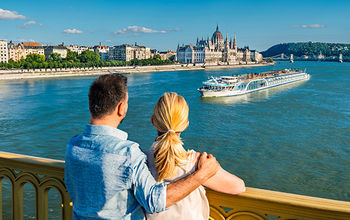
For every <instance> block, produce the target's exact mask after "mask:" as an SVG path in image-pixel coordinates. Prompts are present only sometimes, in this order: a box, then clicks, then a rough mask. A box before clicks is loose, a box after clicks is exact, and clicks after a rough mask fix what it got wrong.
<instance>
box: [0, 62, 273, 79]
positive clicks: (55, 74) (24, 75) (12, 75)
mask: <svg viewBox="0 0 350 220" xmlns="http://www.w3.org/2000/svg"><path fill="white" fill-rule="evenodd" d="M267 65H274V63H258V64H240V65H212V66H202V65H193V64H172V65H159V66H119V67H98V68H97V67H96V68H77V69H73V68H72V69H70V68H67V69H60V68H58V69H52V70H49V69H48V70H45V69H36V70H23V71H22V70H18V69H16V70H0V80H14V79H33V78H60V77H74V76H93V75H103V74H108V73H124V74H140V73H149V72H168V71H188V70H215V69H235V68H247V67H257V66H267Z"/></svg>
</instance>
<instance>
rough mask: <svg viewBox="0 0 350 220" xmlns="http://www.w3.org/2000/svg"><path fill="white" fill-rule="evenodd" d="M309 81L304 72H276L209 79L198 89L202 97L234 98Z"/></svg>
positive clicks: (288, 70) (286, 70)
mask: <svg viewBox="0 0 350 220" xmlns="http://www.w3.org/2000/svg"><path fill="white" fill-rule="evenodd" d="M308 79H310V74H308V73H306V70H291V69H284V70H277V71H270V72H263V73H251V74H246V75H239V76H220V77H210V79H208V80H207V81H205V82H203V86H202V87H200V88H199V89H198V91H199V92H200V93H201V95H202V96H203V97H222V96H236V95H243V94H247V93H251V92H256V91H259V90H263V89H268V88H271V87H276V86H280V85H284V84H289V83H293V82H298V81H302V80H308Z"/></svg>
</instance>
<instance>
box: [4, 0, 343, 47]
mask: <svg viewBox="0 0 350 220" xmlns="http://www.w3.org/2000/svg"><path fill="white" fill-rule="evenodd" d="M346 6H350V4H349V3H348V2H346V1H336V3H335V2H333V3H332V2H327V1H317V2H316V1H305V2H302V3H301V2H299V1H293V2H278V1H264V2H260V1H249V2H244V1H234V2H231V1H220V2H207V1H191V2H185V1H176V2H166V3H164V2H163V3H162V2H160V1H152V2H142V1H133V2H119V1H80V0H79V1H74V2H71V1H60V2H58V1H49V2H48V1H41V0H39V1H36V2H35V4H26V2H25V1H22V0H19V1H16V2H10V1H6V3H5V4H2V5H1V6H0V28H1V30H2V31H1V32H0V39H5V40H8V41H9V40H14V41H17V42H20V41H36V42H40V43H42V44H45V45H46V44H51V45H54V44H59V43H62V42H65V44H78V45H87V46H92V45H97V44H98V43H99V42H102V43H103V44H104V45H120V44H124V43H126V44H134V43H135V42H137V43H138V44H140V45H147V46H148V47H151V48H155V49H158V50H168V49H170V50H176V47H177V45H178V44H188V43H195V42H196V39H197V37H198V38H202V37H203V38H207V37H210V36H211V34H212V32H213V31H214V30H215V28H216V25H217V24H218V25H219V28H220V31H222V32H223V33H228V34H229V38H231V37H233V35H234V34H236V36H237V39H238V40H239V41H238V42H239V43H238V46H239V47H244V46H248V45H249V46H250V48H251V49H257V50H259V51H264V50H266V49H268V48H269V47H270V46H273V45H275V44H277V43H285V42H305V41H319V42H339V43H349V41H348V39H347V36H349V34H350V25H349V23H348V22H347V18H346V14H347V7H346Z"/></svg>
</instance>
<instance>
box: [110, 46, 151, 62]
mask: <svg viewBox="0 0 350 220" xmlns="http://www.w3.org/2000/svg"><path fill="white" fill-rule="evenodd" d="M150 57H151V49H150V48H148V47H145V46H138V45H137V44H135V45H128V44H123V45H119V46H114V47H111V48H110V49H109V60H123V61H130V60H133V59H139V60H143V59H148V58H150Z"/></svg>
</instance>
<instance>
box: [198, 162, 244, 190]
mask: <svg viewBox="0 0 350 220" xmlns="http://www.w3.org/2000/svg"><path fill="white" fill-rule="evenodd" d="M203 185H204V186H206V187H208V188H210V189H212V190H215V191H218V192H223V193H228V194H233V195H235V194H240V193H243V192H245V184H244V181H243V180H242V179H240V178H239V177H237V176H235V175H233V174H231V173H229V172H227V171H226V170H224V169H222V168H221V167H220V169H219V171H218V172H217V173H216V174H215V175H214V176H213V177H211V178H210V179H209V180H207V181H206V182H205V183H204V184H203Z"/></svg>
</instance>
